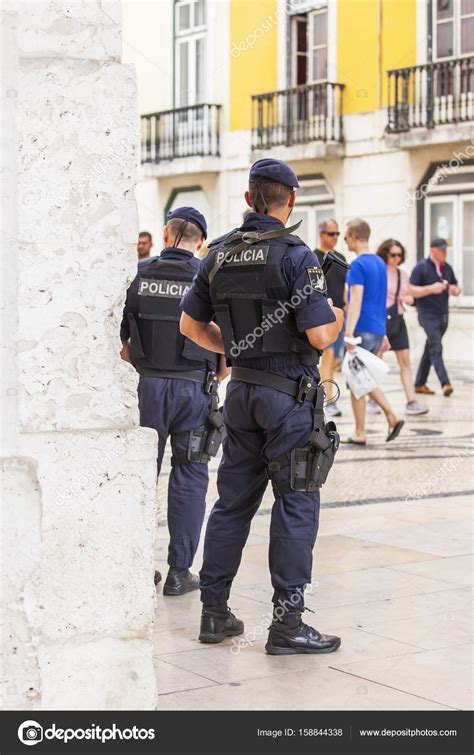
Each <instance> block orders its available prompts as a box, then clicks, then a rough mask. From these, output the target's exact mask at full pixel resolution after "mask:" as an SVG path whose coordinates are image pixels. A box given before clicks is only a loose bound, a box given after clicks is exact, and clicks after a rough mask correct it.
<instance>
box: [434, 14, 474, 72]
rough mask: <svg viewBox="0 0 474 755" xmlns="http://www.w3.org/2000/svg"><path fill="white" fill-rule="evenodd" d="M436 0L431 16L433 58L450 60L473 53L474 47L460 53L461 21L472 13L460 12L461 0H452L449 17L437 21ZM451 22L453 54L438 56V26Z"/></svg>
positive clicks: (466, 56) (469, 55)
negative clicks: (451, 9)
mask: <svg viewBox="0 0 474 755" xmlns="http://www.w3.org/2000/svg"><path fill="white" fill-rule="evenodd" d="M437 5H438V3H437V0H433V6H432V16H433V24H432V27H433V60H434V61H442V60H452V59H453V58H469V57H471V56H472V55H473V54H474V49H473V50H471V52H464V53H462V54H461V21H462V20H463V19H465V18H472V17H474V13H464V14H461V0H453V15H452V16H450V17H449V18H443V19H441V20H440V21H438V12H437ZM451 21H452V22H453V54H452V55H446V56H444V57H438V26H440V25H441V24H445V23H450V22H451Z"/></svg>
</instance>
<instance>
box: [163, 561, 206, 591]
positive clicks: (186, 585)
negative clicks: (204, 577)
mask: <svg viewBox="0 0 474 755" xmlns="http://www.w3.org/2000/svg"><path fill="white" fill-rule="evenodd" d="M198 588H199V577H197V576H196V574H191V572H190V571H189V569H174V568H173V567H172V566H170V569H169V572H168V576H167V577H166V582H165V584H164V586H163V595H185V593H187V592H192V590H197V589H198Z"/></svg>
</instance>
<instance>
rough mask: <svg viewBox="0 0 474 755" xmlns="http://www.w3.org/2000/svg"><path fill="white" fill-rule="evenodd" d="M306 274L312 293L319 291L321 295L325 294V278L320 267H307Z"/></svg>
mask: <svg viewBox="0 0 474 755" xmlns="http://www.w3.org/2000/svg"><path fill="white" fill-rule="evenodd" d="M306 272H307V273H308V278H309V283H310V285H311V288H312V289H313V291H319V292H320V293H321V294H324V293H326V291H327V286H326V278H325V277H324V273H323V271H322V269H321V268H320V267H308V268H306Z"/></svg>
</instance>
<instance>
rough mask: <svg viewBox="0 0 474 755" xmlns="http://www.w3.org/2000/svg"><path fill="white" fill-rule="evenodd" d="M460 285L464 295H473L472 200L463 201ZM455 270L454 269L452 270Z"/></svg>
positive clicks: (473, 224) (473, 231) (473, 232)
mask: <svg viewBox="0 0 474 755" xmlns="http://www.w3.org/2000/svg"><path fill="white" fill-rule="evenodd" d="M462 225H463V227H462V255H463V257H462V266H463V276H462V277H463V279H462V281H461V286H462V289H463V294H464V295H465V296H474V201H472V200H469V201H465V202H463V224H462ZM454 272H456V271H454Z"/></svg>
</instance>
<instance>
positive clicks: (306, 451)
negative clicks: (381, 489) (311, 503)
mask: <svg viewBox="0 0 474 755" xmlns="http://www.w3.org/2000/svg"><path fill="white" fill-rule="evenodd" d="M324 396H325V393H324V389H323V388H322V386H319V387H318V390H317V392H316V396H315V399H314V404H313V430H312V432H311V435H310V438H309V443H308V445H307V446H305V447H304V448H294V449H293V450H292V451H289V452H288V453H286V454H283V456H280V457H279V458H278V459H275V460H274V461H271V462H270V464H268V466H267V474H268V476H269V477H270V479H271V481H272V485H273V489H274V492H275V495H279V494H281V493H285V492H288V491H289V490H301V491H305V492H311V491H314V490H318V488H320V487H321V486H322V485H324V483H325V482H326V480H327V477H328V474H329V470H330V469H331V467H332V465H333V463H334V458H335V456H336V451H337V449H338V448H339V434H338V432H337V429H336V425H335V423H334V422H325V420H324V411H323V404H324ZM287 466H289V467H290V476H289V480H282V481H280V482H276V481H275V480H274V479H273V477H274V475H275V472H277V471H279V470H280V469H282V468H284V467H287Z"/></svg>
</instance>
